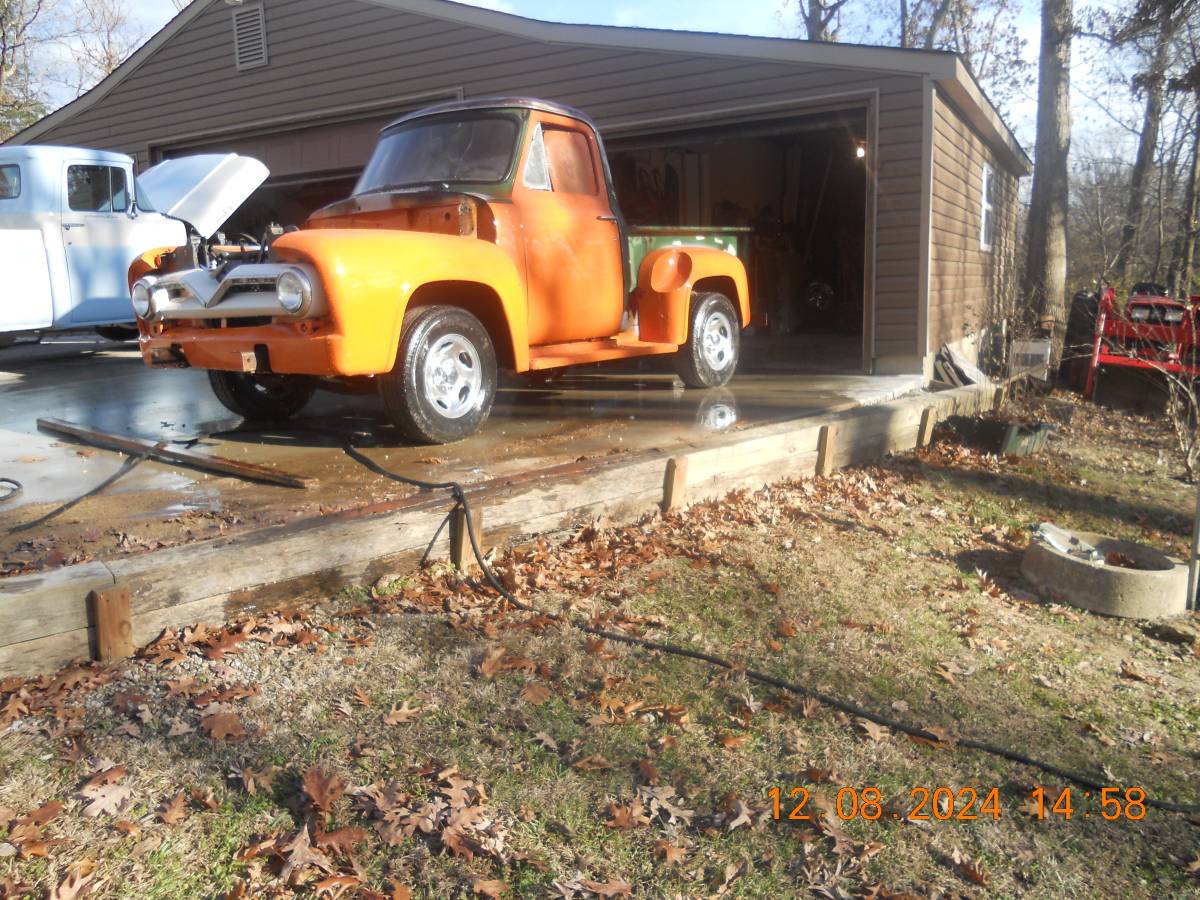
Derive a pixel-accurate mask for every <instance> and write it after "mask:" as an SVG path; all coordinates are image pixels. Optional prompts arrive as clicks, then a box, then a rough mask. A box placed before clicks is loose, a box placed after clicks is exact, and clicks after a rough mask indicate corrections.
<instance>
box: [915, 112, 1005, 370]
mask: <svg viewBox="0 0 1200 900" xmlns="http://www.w3.org/2000/svg"><path fill="white" fill-rule="evenodd" d="M985 164H986V165H990V166H991V168H992V177H993V178H995V179H996V185H995V187H996V191H995V195H994V196H995V204H994V209H995V213H994V215H995V217H996V222H995V230H994V238H993V240H992V246H991V249H990V250H988V249H983V248H982V247H981V246H980V241H979V230H980V221H981V213H982V191H983V167H984V165H985ZM1017 187H1018V179H1017V178H1016V176H1014V175H1013V174H1012V173H1011V172H1009V171H1007V170H1006V169H1005V168H1003V167H1002V166H1001V165H1000V163H999V161H998V160H997V159H996V156H995V154H994V153H992V152H991V151H990V150H989V149H988V147H987V145H986V144H985V143H984V142H983V140H982V139H981V138H980V137H979V136H978V135H977V134H976V133H975V132H974V131H973V130H972V129H971V128H970V127H969V126H967V124H966V123H965V122H964V121H963V120H962V118H961V117H960V116H959V115H958V113H957V112H956V111H955V109H954V107H952V106H951V105H950V104H949V103H947V102H946V101H945V100H944V99H943V98H942V97H940V96H937V95H935V96H934V100H933V191H932V208H931V213H930V226H931V227H930V266H929V345H930V349H931V350H937V348H938V347H940V346H941V345H942V344H945V343H953V342H954V341H957V340H960V339H961V338H963V337H964V336H966V335H967V334H973V333H975V332H978V331H979V330H980V329H982V328H984V327H985V326H987V325H989V324H991V323H992V322H994V321H996V320H998V319H999V318H1001V317H1002V316H1003V315H1004V312H1003V309H1004V308H1005V306H1004V304H1005V300H1006V299H1007V298H1008V297H1009V294H1010V292H1011V291H1013V290H1014V289H1015V281H1014V279H1015V261H1016V231H1017Z"/></svg>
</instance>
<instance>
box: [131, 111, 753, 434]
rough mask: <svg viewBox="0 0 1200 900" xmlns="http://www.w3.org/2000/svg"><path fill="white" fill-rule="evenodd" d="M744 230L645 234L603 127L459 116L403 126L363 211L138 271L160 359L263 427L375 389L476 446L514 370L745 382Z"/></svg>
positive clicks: (495, 114) (424, 115)
mask: <svg viewBox="0 0 1200 900" xmlns="http://www.w3.org/2000/svg"><path fill="white" fill-rule="evenodd" d="M740 238H741V235H740V234H739V232H738V230H737V229H731V230H726V231H721V230H719V229H704V228H694V229H693V228H687V229H661V228H647V229H630V228H628V227H627V226H626V224H625V222H624V220H623V218H622V216H621V214H620V210H619V209H618V206H617V202H616V197H615V195H614V192H613V187H612V179H611V176H610V173H609V170H608V164H607V161H606V157H605V153H604V146H603V144H602V142H601V139H600V136H599V134H598V133H597V132H596V129H595V127H594V126H593V125H592V123H591V121H590V120H589V119H588V118H587V117H586V116H585V115H583V114H582V113H580V112H578V111H576V110H573V109H570V108H568V107H565V106H559V105H557V104H552V103H546V102H542V101H537V100H528V99H520V98H518V99H488V100H470V101H460V102H457V103H452V104H448V105H443V106H438V107H432V108H429V109H425V110H422V111H420V112H417V113H414V114H412V115H408V116H406V117H404V118H402V119H400V120H399V121H397V122H395V123H393V124H392V125H390V126H388V127H387V128H385V129H384V130H383V132H382V135H381V137H380V139H379V143H378V145H377V147H376V149H375V152H374V155H373V156H372V157H371V159H370V161H369V162H368V164H367V166H366V168H365V169H364V171H363V173H362V175H361V177H360V179H359V181H358V185H357V187H356V188H355V190H354V193H353V194H352V196H351V197H350V198H349V199H347V200H344V201H340V202H338V203H334V204H332V205H331V206H327V207H325V208H323V209H321V210H318V211H317V212H316V213H314V214H313V215H312V216H311V217H310V218H309V219H308V221H307V222H306V223H305V224H304V226H303V227H302V228H300V229H299V230H292V231H289V232H287V233H284V234H282V235H281V236H279V237H277V238H276V239H275V240H274V241H272V242H271V243H270V246H269V247H267V246H260V247H252V248H242V252H240V253H239V252H237V251H236V248H229V247H226V248H224V249H223V250H222V251H220V252H213V251H211V250H206V248H205V246H204V245H203V243H202V242H194V243H193V246H192V248H191V250H190V251H188V252H185V251H175V250H170V249H168V250H164V251H163V252H161V253H149V254H146V256H145V257H144V258H143V259H142V260H140V261H139V263H138V264H137V265H135V267H134V269H133V270H132V271H131V275H130V284H131V293H132V299H133V306H134V310H135V311H136V313H137V316H138V322H139V327H140V330H141V347H142V352H143V355H144V357H145V360H146V362H147V363H148V364H150V365H152V366H199V367H203V368H206V369H208V370H210V371H209V376H210V379H211V382H212V385H213V389H214V390H215V392H216V394H217V396H218V397H219V398H220V399H221V401H222V402H223V403H224V404H225V405H226V406H228V407H229V408H230V409H232V410H234V411H235V412H238V413H240V414H242V415H245V416H248V417H258V418H280V417H285V416H288V415H291V414H293V413H295V412H297V411H298V410H299V409H300V408H301V407H303V406H304V404H305V403H306V402H307V401H308V399H309V398H310V397H311V395H312V393H313V391H314V390H315V389H316V388H317V387H318V386H320V384H321V383H322V381H323V380H327V379H338V380H342V381H345V380H358V381H360V382H361V381H363V380H364V379H371V380H373V381H374V383H375V384H376V385H377V386H378V390H379V393H380V394H381V395H382V398H383V403H384V407H385V409H386V411H387V413H388V416H389V418H390V419H391V420H392V421H393V422H394V423H395V424H396V425H397V426H398V427H399V428H400V429H401V430H402V431H403V433H404V434H405V435H406V436H407V437H408V438H409V439H412V440H417V441H424V442H435V443H440V442H446V441H452V440H456V439H459V438H462V437H465V436H466V435H468V434H470V433H471V432H473V431H474V430H475V429H476V428H478V427H479V425H480V424H481V423H482V422H483V421H484V420H485V419H486V418H487V416H488V413H489V411H490V409H491V406H492V401H493V399H494V397H495V392H496V383H497V367H498V366H503V367H505V368H506V369H508V370H510V371H515V372H528V371H531V370H544V369H553V368H558V367H563V366H570V365H576V364H580V363H591V362H597V361H601V360H613V359H623V358H629V357H633V356H644V355H650V354H674V355H675V358H676V361H677V369H678V372H679V374H680V376H681V377H682V379H683V380H684V381H685V382H686V383H687V384H688V385H691V386H696V387H714V386H718V385H722V384H724V383H725V382H727V381H728V380H729V378H730V377H731V376H732V375H733V372H734V369H735V367H736V365H737V360H738V349H739V341H740V332H741V329H742V327H743V326H744V325H745V324H747V321H748V318H749V295H748V290H747V284H746V272H745V268H744V266H743V264H742V262H741V260H740V259H739V257H738V256H737V242H738V240H739V239H740Z"/></svg>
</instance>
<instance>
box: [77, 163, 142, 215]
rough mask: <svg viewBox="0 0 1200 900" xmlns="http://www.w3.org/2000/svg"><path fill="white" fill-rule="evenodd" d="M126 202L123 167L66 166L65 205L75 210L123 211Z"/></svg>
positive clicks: (126, 187)
mask: <svg viewBox="0 0 1200 900" xmlns="http://www.w3.org/2000/svg"><path fill="white" fill-rule="evenodd" d="M128 205H129V187H128V185H127V183H126V181H125V170H124V169H120V168H117V167H116V166H68V167H67V206H68V207H70V208H71V209H73V210H75V211H76V212H124V211H125V209H126V208H127V207H128Z"/></svg>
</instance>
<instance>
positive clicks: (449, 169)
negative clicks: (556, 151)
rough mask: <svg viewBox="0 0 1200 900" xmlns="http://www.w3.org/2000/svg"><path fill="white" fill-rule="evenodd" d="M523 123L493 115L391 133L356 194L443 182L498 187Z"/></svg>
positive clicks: (418, 124) (429, 122)
mask: <svg viewBox="0 0 1200 900" xmlns="http://www.w3.org/2000/svg"><path fill="white" fill-rule="evenodd" d="M518 127H519V123H518V120H517V119H516V118H515V117H514V116H505V115H490V116H472V117H469V118H459V119H417V120H416V121H414V122H409V123H407V124H405V125H401V126H400V127H398V128H395V129H393V130H391V131H388V132H386V133H385V134H384V135H383V137H381V138H380V139H379V144H378V145H377V146H376V147H375V152H374V154H372V156H371V161H370V162H369V163H367V167H366V168H365V169H364V170H363V173H362V176H361V177H360V178H359V179H358V187H356V188H355V189H354V193H355V194H369V193H371V192H372V191H382V190H387V189H389V188H396V187H405V186H409V185H420V184H438V183H441V182H461V181H479V182H490V183H496V182H500V181H504V180H505V179H506V178H507V177H508V171H509V169H510V168H511V167H512V159H513V153H514V152H515V151H516V144H517V129H518Z"/></svg>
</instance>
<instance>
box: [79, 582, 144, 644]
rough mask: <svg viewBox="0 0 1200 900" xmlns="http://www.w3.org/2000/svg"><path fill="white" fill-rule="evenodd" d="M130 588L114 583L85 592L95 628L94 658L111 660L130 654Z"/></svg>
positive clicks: (131, 623)
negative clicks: (104, 587) (97, 589)
mask: <svg viewBox="0 0 1200 900" xmlns="http://www.w3.org/2000/svg"><path fill="white" fill-rule="evenodd" d="M129 599H130V598H129V588H127V587H125V586H124V585H113V586H112V587H110V588H106V589H104V590H99V591H92V592H91V593H90V594H89V595H88V602H89V604H90V606H91V613H92V623H93V627H94V628H95V630H96V658H97V659H99V660H100V661H101V662H106V663H111V662H117V661H118V660H122V659H127V658H129V657H130V656H133V616H132V614H131V613H130V608H129Z"/></svg>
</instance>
